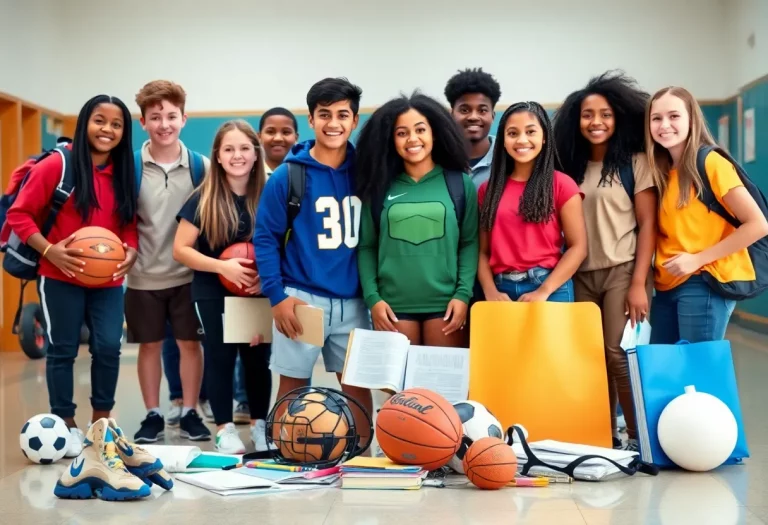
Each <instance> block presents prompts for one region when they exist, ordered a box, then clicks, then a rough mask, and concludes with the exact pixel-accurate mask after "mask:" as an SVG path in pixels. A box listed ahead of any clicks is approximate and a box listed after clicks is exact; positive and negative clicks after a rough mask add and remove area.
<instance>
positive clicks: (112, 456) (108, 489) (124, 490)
mask: <svg viewBox="0 0 768 525" xmlns="http://www.w3.org/2000/svg"><path fill="white" fill-rule="evenodd" d="M53 494H54V495H55V496H56V497H58V498H63V499H89V498H93V497H94V496H95V497H97V498H101V499H103V500H107V501H124V500H132V499H138V498H145V497H147V496H149V494H150V489H149V486H147V485H146V484H145V483H144V482H143V481H142V480H141V479H139V478H137V477H136V476H134V475H133V474H131V473H130V472H129V471H128V469H127V468H125V464H124V463H123V460H122V459H120V456H119V455H118V453H117V447H116V446H115V441H114V433H113V432H112V429H110V428H109V422H108V421H107V419H106V418H102V419H100V420H98V421H96V422H95V423H94V424H93V425H92V426H91V428H90V430H89V431H88V435H87V436H86V438H85V441H84V447H83V451H82V453H81V454H80V455H79V456H77V457H76V458H75V459H74V460H73V461H72V464H71V465H70V466H69V468H68V469H66V470H65V471H64V474H62V476H61V478H60V479H59V481H58V482H57V483H56V487H55V488H54V489H53Z"/></svg>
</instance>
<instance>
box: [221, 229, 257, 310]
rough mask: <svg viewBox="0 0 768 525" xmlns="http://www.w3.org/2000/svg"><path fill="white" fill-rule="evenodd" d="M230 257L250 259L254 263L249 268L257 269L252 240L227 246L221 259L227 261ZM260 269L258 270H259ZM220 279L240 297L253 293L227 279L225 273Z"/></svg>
mask: <svg viewBox="0 0 768 525" xmlns="http://www.w3.org/2000/svg"><path fill="white" fill-rule="evenodd" d="M228 259H250V260H251V261H253V264H252V265H250V266H248V268H252V269H254V270H257V269H256V254H254V253H253V243H250V242H236V243H235V244H232V245H230V246H227V247H226V248H225V249H224V251H223V252H221V255H220V256H219V260H220V261H226V260H228ZM257 271H258V270H257ZM219 281H221V284H222V285H223V286H224V288H226V289H227V290H229V291H230V292H232V293H233V294H235V295H238V296H240V297H250V296H251V295H253V294H249V293H246V291H245V289H241V288H238V287H237V285H236V284H235V283H233V282H232V281H229V280H227V279H226V278H225V277H224V276H223V275H219Z"/></svg>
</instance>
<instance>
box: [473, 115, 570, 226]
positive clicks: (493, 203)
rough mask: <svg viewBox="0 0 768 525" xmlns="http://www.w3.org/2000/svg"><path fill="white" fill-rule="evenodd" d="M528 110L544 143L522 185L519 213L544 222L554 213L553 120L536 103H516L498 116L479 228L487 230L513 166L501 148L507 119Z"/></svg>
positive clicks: (528, 219) (527, 219) (491, 224)
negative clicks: (535, 121)
mask: <svg viewBox="0 0 768 525" xmlns="http://www.w3.org/2000/svg"><path fill="white" fill-rule="evenodd" d="M523 111H525V112H528V113H530V114H531V115H533V116H534V117H536V119H537V120H538V121H539V124H540V125H541V128H542V130H543V131H544V144H542V147H541V152H540V153H539V155H538V156H537V157H536V160H535V161H534V165H533V172H532V173H531V178H530V179H528V182H527V183H526V184H525V189H524V190H523V195H522V197H520V211H519V213H520V215H521V216H522V217H523V220H524V221H525V222H534V223H540V222H547V221H549V220H550V219H551V218H552V216H553V215H554V213H555V196H554V176H555V155H556V151H555V145H554V143H553V142H554V141H553V140H552V123H551V122H550V120H549V115H547V111H546V110H545V109H544V108H543V107H542V106H541V104H539V103H538V102H518V103H517V104H513V105H511V106H509V107H508V108H507V110H506V111H505V112H504V114H502V115H501V120H500V121H499V127H498V129H497V130H496V137H497V139H496V141H495V142H494V146H493V162H492V163H491V176H490V178H489V179H488V187H487V188H486V194H485V199H484V200H483V205H482V207H481V208H480V227H481V228H483V229H484V230H486V231H490V230H491V228H492V227H493V222H494V220H495V219H496V210H497V209H498V208H499V202H501V195H502V193H504V188H505V187H506V185H507V177H509V176H510V175H511V174H512V172H513V171H514V169H515V161H514V159H513V158H512V157H511V156H510V155H509V153H507V150H506V148H505V147H504V135H505V131H504V128H506V126H507V120H509V117H510V116H511V115H512V114H514V113H520V112H523Z"/></svg>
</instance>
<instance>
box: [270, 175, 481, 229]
mask: <svg viewBox="0 0 768 525" xmlns="http://www.w3.org/2000/svg"><path fill="white" fill-rule="evenodd" d="M286 164H287V165H288V226H287V228H286V233H285V242H286V243H287V242H288V238H289V236H290V233H291V230H292V228H293V221H294V220H295V219H296V216H297V215H298V214H299V211H300V210H301V199H302V198H303V197H304V188H305V186H306V178H307V172H306V168H305V166H304V165H303V164H296V163H293V162H286ZM445 185H446V186H447V187H448V193H449V194H450V196H451V201H453V207H454V209H455V211H456V218H457V219H458V222H459V225H461V223H462V222H463V220H464V210H465V209H466V193H465V191H464V178H463V175H462V173H461V172H460V171H446V172H445ZM383 210H384V203H383V202H374V203H373V204H372V208H371V215H372V217H373V223H374V225H375V227H376V232H377V233H378V232H379V228H380V223H381V213H382V211H383Z"/></svg>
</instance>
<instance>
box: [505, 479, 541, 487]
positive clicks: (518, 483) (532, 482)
mask: <svg viewBox="0 0 768 525" xmlns="http://www.w3.org/2000/svg"><path fill="white" fill-rule="evenodd" d="M509 484H510V485H511V486H513V487H548V486H549V480H547V479H543V478H515V479H514V480H512V481H511V482H510V483H509Z"/></svg>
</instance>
